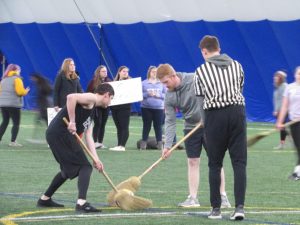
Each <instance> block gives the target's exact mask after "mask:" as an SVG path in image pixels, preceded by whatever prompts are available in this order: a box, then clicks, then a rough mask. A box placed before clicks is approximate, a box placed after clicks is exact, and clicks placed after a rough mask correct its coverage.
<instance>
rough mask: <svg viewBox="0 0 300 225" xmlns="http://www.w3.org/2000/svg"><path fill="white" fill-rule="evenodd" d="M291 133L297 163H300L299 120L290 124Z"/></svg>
mask: <svg viewBox="0 0 300 225" xmlns="http://www.w3.org/2000/svg"><path fill="white" fill-rule="evenodd" d="M291 135H292V138H293V141H294V144H295V146H296V151H297V156H298V159H297V165H300V122H298V123H295V124H293V125H291Z"/></svg>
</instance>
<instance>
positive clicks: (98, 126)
mask: <svg viewBox="0 0 300 225" xmlns="http://www.w3.org/2000/svg"><path fill="white" fill-rule="evenodd" d="M110 81H111V80H110V79H109V78H108V77H107V68H106V66H103V65H100V66H98V67H97V68H96V70H95V72H94V76H93V79H92V80H91V81H90V82H89V84H88V87H87V91H88V92H91V93H94V92H95V90H96V88H97V87H98V85H99V84H103V83H106V82H110ZM108 114H109V107H106V108H103V107H96V109H95V114H94V118H93V120H94V127H93V139H94V142H95V147H96V148H106V147H105V145H104V144H103V139H104V133H105V125H106V122H107V119H108Z"/></svg>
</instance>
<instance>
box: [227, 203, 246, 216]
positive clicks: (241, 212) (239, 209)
mask: <svg viewBox="0 0 300 225" xmlns="http://www.w3.org/2000/svg"><path fill="white" fill-rule="evenodd" d="M243 219H245V211H244V206H242V205H239V206H237V207H236V208H235V210H234V212H233V213H232V215H231V216H230V220H243Z"/></svg>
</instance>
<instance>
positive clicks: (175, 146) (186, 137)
mask: <svg viewBox="0 0 300 225" xmlns="http://www.w3.org/2000/svg"><path fill="white" fill-rule="evenodd" d="M200 127H203V124H202V123H201V122H200V123H199V124H198V125H197V126H196V127H194V128H193V129H192V130H191V131H190V132H189V133H188V134H187V135H185V136H184V137H183V138H182V139H180V140H179V141H178V142H177V143H176V144H175V145H174V146H173V147H172V148H171V149H170V150H169V153H171V152H173V151H174V150H175V149H176V148H177V147H178V146H179V145H180V144H181V143H182V142H184V141H185V140H186V139H188V138H189V137H190V136H191V135H192V134H193V133H195V131H196V130H198V129H199V128H200ZM162 160H164V158H163V157H160V158H159V159H158V160H157V161H156V162H155V163H153V164H152V165H151V166H150V167H149V168H148V169H146V170H145V172H144V173H142V174H141V175H140V176H139V179H142V178H143V177H144V176H145V175H146V174H147V173H149V172H150V171H151V170H152V169H153V168H154V167H155V166H157V164H158V163H160V162H161V161H162Z"/></svg>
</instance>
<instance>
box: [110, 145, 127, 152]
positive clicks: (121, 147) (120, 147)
mask: <svg viewBox="0 0 300 225" xmlns="http://www.w3.org/2000/svg"><path fill="white" fill-rule="evenodd" d="M109 150H111V151H116V152H124V151H125V147H123V146H116V147H113V148H110V149H109Z"/></svg>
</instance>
